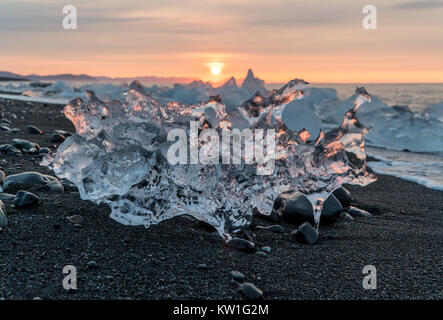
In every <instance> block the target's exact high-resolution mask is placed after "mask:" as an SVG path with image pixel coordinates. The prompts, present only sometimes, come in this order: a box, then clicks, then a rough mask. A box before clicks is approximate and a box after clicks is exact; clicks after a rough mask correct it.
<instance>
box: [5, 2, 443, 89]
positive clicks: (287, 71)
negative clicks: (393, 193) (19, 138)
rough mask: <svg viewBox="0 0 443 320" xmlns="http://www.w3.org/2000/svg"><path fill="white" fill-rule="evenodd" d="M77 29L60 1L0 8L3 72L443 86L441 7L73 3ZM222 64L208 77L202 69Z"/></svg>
mask: <svg viewBox="0 0 443 320" xmlns="http://www.w3.org/2000/svg"><path fill="white" fill-rule="evenodd" d="M71 3H72V4H73V5H75V6H76V7H77V10H78V11H77V14H78V29H77V30H70V31H66V30H63V28H62V19H63V14H62V8H63V5H64V3H63V2H62V1H49V0H28V1H23V2H16V1H13V0H2V2H1V3H0V39H2V43H3V44H2V46H1V48H0V70H4V71H11V72H15V73H20V74H31V73H38V74H56V73H74V74H80V73H86V74H89V75H93V76H98V75H105V76H112V77H133V76H137V75H140V76H142V75H144V76H149V75H157V76H178V77H183V76H185V77H198V78H201V79H203V80H209V81H220V80H221V79H225V78H227V77H229V76H231V75H233V76H235V77H237V78H243V77H244V76H245V74H246V71H247V69H248V68H252V69H253V70H254V71H255V73H256V75H257V76H259V77H260V78H262V79H265V80H266V82H268V83H270V82H285V81H287V80H289V79H292V78H294V77H300V78H304V79H306V80H307V81H310V82H314V83H315V82H317V83H318V82H350V83H355V82H360V83H369V82H370V83H377V82H381V83H384V82H443V59H442V57H443V36H442V34H443V1H426V0H420V1H399V0H384V1H371V4H373V5H375V6H376V7H377V13H378V28H377V29H376V30H365V29H363V28H362V25H361V22H362V19H363V17H364V14H363V13H362V8H363V6H364V5H366V4H367V1H360V0H337V1H334V2H329V1H328V2H326V1H321V0H310V1H307V0H306V1H303V0H293V1H291V0H279V1H267V0H266V1H265V0H257V1H255V2H254V4H251V2H250V1H246V0H235V1H234V0H224V1H219V0H213V1H202V0H190V1H178V0H163V1H136V0H127V1H117V0H108V1H94V2H92V1H86V0H78V1H71ZM210 63H221V64H223V68H222V72H221V73H220V75H218V76H214V75H212V74H211V72H210V68H209V67H208V64H210Z"/></svg>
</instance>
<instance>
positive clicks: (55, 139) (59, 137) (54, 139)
mask: <svg viewBox="0 0 443 320" xmlns="http://www.w3.org/2000/svg"><path fill="white" fill-rule="evenodd" d="M65 139H66V137H65V136H64V135H62V134H60V133H57V132H55V133H53V134H52V135H51V142H54V143H60V142H63V141H65Z"/></svg>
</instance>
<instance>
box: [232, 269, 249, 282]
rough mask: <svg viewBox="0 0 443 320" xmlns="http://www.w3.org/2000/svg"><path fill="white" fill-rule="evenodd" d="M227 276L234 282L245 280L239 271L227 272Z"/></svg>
mask: <svg viewBox="0 0 443 320" xmlns="http://www.w3.org/2000/svg"><path fill="white" fill-rule="evenodd" d="M229 274H230V275H231V277H232V279H234V280H239V281H242V280H244V279H245V275H244V274H243V273H241V272H240V271H236V270H233V271H231V272H229Z"/></svg>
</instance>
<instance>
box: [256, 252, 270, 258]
mask: <svg viewBox="0 0 443 320" xmlns="http://www.w3.org/2000/svg"><path fill="white" fill-rule="evenodd" d="M255 254H256V255H257V256H260V257H267V256H268V255H267V254H266V253H264V252H263V251H257V252H256V253H255Z"/></svg>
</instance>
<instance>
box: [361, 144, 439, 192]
mask: <svg viewBox="0 0 443 320" xmlns="http://www.w3.org/2000/svg"><path fill="white" fill-rule="evenodd" d="M366 153H367V154H368V155H369V156H371V157H373V158H375V159H377V160H379V161H370V162H369V166H370V167H371V168H372V169H373V170H374V171H375V172H376V173H377V174H384V175H390V176H394V177H397V178H401V179H404V180H407V181H412V182H416V183H418V184H421V185H423V186H425V187H427V188H430V189H435V190H442V191H443V157H441V156H440V155H436V154H426V153H415V152H404V151H394V150H388V149H380V148H371V147H367V148H366Z"/></svg>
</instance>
